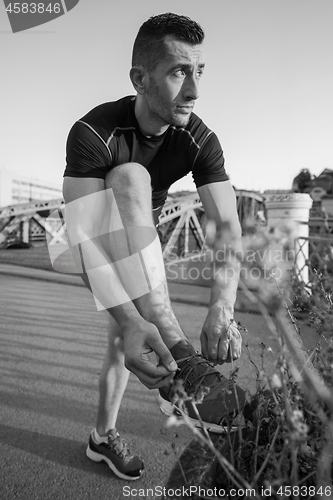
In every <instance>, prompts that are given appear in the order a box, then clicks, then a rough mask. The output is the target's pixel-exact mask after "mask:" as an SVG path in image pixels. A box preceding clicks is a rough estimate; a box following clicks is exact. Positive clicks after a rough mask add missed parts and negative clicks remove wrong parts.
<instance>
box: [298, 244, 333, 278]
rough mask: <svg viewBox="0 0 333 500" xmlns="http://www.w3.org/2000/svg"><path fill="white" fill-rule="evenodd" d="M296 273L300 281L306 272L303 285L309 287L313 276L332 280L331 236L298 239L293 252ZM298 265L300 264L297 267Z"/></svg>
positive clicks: (332, 256) (332, 248) (332, 251)
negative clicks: (306, 276) (305, 279)
mask: <svg viewBox="0 0 333 500" xmlns="http://www.w3.org/2000/svg"><path fill="white" fill-rule="evenodd" d="M295 263H296V273H297V275H298V276H299V277H300V279H302V278H303V276H304V271H307V275H308V279H307V282H305V285H311V283H312V282H313V281H314V279H315V276H316V275H319V276H322V277H323V278H331V279H332V278H333V235H332V236H325V237H324V236H309V237H307V238H306V237H300V238H298V239H297V241H296V250H295ZM298 263H301V264H300V265H298ZM303 281H304V280H303Z"/></svg>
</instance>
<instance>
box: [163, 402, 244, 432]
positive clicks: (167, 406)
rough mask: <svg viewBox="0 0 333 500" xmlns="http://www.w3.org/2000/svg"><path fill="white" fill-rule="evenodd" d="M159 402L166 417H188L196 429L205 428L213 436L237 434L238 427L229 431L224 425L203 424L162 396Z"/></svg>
mask: <svg viewBox="0 0 333 500" xmlns="http://www.w3.org/2000/svg"><path fill="white" fill-rule="evenodd" d="M158 402H159V405H160V410H161V412H162V413H163V415H165V416H166V417H171V415H175V416H176V417H177V418H182V417H184V416H186V417H187V418H188V419H189V420H190V421H191V423H192V424H193V425H194V426H195V427H197V428H199V429H203V428H204V429H206V430H207V431H208V432H211V433H213V434H226V433H228V432H235V431H237V429H238V427H231V428H230V429H229V428H227V427H223V426H222V425H218V424H208V423H207V422H202V423H201V422H200V420H196V419H195V418H192V417H189V416H188V415H187V414H186V413H185V412H184V411H182V410H181V409H180V408H178V406H176V405H174V404H173V403H170V401H166V400H165V399H164V398H162V396H160V395H158Z"/></svg>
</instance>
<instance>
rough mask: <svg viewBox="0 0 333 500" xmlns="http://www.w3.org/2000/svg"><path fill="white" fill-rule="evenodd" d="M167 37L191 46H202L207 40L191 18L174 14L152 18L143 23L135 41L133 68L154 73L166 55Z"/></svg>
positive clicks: (169, 13)
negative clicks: (165, 43)
mask: <svg viewBox="0 0 333 500" xmlns="http://www.w3.org/2000/svg"><path fill="white" fill-rule="evenodd" d="M167 35H173V36H174V37H175V39H176V40H180V41H182V42H186V43H188V44H190V45H200V44H201V43H202V42H203V41H204V38H205V34H204V32H203V29H202V28H201V26H200V25H199V24H198V23H196V22H195V21H192V19H190V18H189V17H186V16H179V15H178V14H173V13H172V12H167V13H166V14H159V15H158V16H152V17H150V18H149V19H148V21H146V22H145V23H143V25H142V26H141V28H140V29H139V32H138V34H137V37H136V39H135V41H134V45H133V53H132V66H143V67H144V68H146V69H147V70H148V71H153V70H154V69H155V67H156V66H157V64H158V62H159V61H160V60H161V59H163V58H164V57H165V55H166V48H165V45H164V43H163V42H164V39H165V37H166V36H167Z"/></svg>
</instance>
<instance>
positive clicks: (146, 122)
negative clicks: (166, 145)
mask: <svg viewBox="0 0 333 500" xmlns="http://www.w3.org/2000/svg"><path fill="white" fill-rule="evenodd" d="M134 114H135V118H136V119H137V122H138V124H139V127H140V130H141V132H142V133H143V135H145V136H146V137H152V136H158V135H162V134H164V132H165V131H166V130H167V129H168V128H169V125H168V124H165V123H164V122H162V120H159V119H158V118H157V117H156V119H154V117H152V116H151V114H150V112H149V109H148V108H147V106H146V105H145V102H144V100H143V99H142V98H141V96H140V95H137V97H136V99H135V106H134Z"/></svg>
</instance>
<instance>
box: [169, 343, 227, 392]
mask: <svg viewBox="0 0 333 500" xmlns="http://www.w3.org/2000/svg"><path fill="white" fill-rule="evenodd" d="M195 358H197V363H196V366H198V364H199V365H206V370H205V372H204V373H202V374H201V375H198V376H197V377H195V378H194V379H193V380H191V381H189V380H188V379H189V377H190V375H191V374H192V373H195V367H193V366H191V364H190V361H191V360H192V359H195ZM177 363H178V366H179V365H181V364H182V363H184V366H181V367H180V368H179V372H178V373H177V375H176V377H175V378H177V379H182V380H183V381H184V386H186V383H187V381H188V382H189V383H190V384H191V385H192V386H193V385H194V384H195V383H196V382H198V385H197V387H196V388H195V393H197V392H198V391H199V389H200V388H201V387H202V386H203V385H204V384H203V382H204V380H205V379H206V377H208V376H212V375H213V376H215V377H217V378H216V380H215V381H214V382H213V383H210V384H209V389H210V390H211V391H212V390H213V389H215V388H216V387H217V386H218V385H219V384H220V382H221V379H222V375H221V373H220V372H219V371H218V370H216V368H214V365H212V364H211V362H210V361H208V360H207V359H205V358H204V357H203V356H202V355H201V354H197V353H196V354H192V355H191V356H187V357H185V358H180V359H177ZM205 387H207V386H205Z"/></svg>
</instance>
